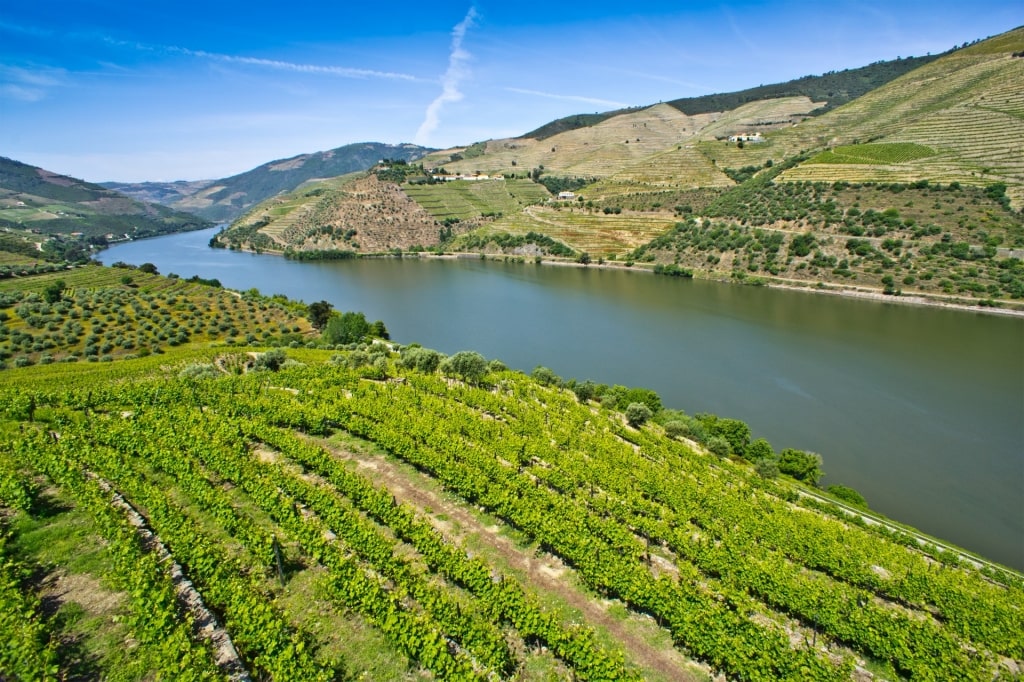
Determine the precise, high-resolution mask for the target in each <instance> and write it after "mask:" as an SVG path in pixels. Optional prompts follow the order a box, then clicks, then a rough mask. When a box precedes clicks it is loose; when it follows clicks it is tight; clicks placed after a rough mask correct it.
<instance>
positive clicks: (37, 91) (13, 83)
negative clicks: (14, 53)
mask: <svg viewBox="0 0 1024 682" xmlns="http://www.w3.org/2000/svg"><path fill="white" fill-rule="evenodd" d="M66 76H67V72H66V71H64V70H63V69H53V68H38V69H26V68H22V67H19V66H7V65H3V64H0V97H4V98H6V99H14V100H18V101H20V102H38V101H39V100H41V99H45V98H46V95H47V92H48V90H49V89H50V88H53V87H57V86H59V85H61V84H63V83H64V81H65V78H66Z"/></svg>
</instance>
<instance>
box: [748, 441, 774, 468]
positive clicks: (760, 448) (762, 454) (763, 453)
mask: <svg viewBox="0 0 1024 682" xmlns="http://www.w3.org/2000/svg"><path fill="white" fill-rule="evenodd" d="M744 456H745V457H746V458H747V459H749V460H750V461H752V462H758V461H760V460H774V459H775V451H774V450H773V449H772V446H771V443H769V442H768V441H767V440H765V439H764V438H758V439H757V440H755V441H754V442H753V443H751V444H750V445H748V446H747V451H746V454H745V455H744Z"/></svg>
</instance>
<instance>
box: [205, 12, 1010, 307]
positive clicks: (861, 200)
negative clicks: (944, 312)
mask: <svg viewBox="0 0 1024 682" xmlns="http://www.w3.org/2000/svg"><path fill="white" fill-rule="evenodd" d="M1022 52H1024V28H1022V29H1015V30H1013V31H1010V32H1008V33H1006V34H1004V35H1001V36H997V37H995V38H991V39H989V40H985V41H980V42H978V43H976V44H974V45H972V46H970V47H964V48H961V49H957V50H953V51H951V52H949V53H946V54H944V55H941V56H938V57H935V58H926V59H920V60H916V61H911V60H900V61H899V62H898V63H889V64H887V65H884V68H883V65H872V67H875V68H868V69H867V70H852V71H850V72H844V73H843V74H827V75H826V77H823V78H824V80H813V79H812V80H806V81H804V80H802V81H801V83H802V85H800V86H799V87H800V88H807V92H810V93H811V94H817V95H821V93H822V92H825V91H826V90H827V92H825V94H826V95H827V96H825V97H824V98H823V99H821V100H814V99H812V98H810V97H808V96H807V95H805V94H794V93H796V92H797V90H799V88H798V87H797V86H796V85H792V84H786V87H782V86H778V87H775V86H772V88H768V89H766V90H763V91H762V90H758V91H757V92H758V93H760V94H770V95H772V96H771V97H770V98H767V99H756V100H753V101H747V100H749V98H750V97H753V96H754V94H752V93H753V91H751V92H748V93H746V94H742V93H741V94H742V96H740V94H737V95H736V96H729V97H726V96H716V97H714V98H709V99H706V100H702V103H693V102H690V103H689V104H687V105H686V106H682V105H679V106H673V105H672V104H669V103H665V104H658V105H655V106H653V107H648V108H644V109H630V110H625V111H622V112H615V115H613V116H609V117H605V118H602V120H600V121H588V125H586V126H584V127H578V128H572V129H564V130H562V131H561V132H557V133H554V132H553V131H549V132H550V133H551V134H550V135H547V136H544V137H543V139H536V138H528V137H521V138H507V139H500V140H488V141H486V142H479V143H475V144H473V145H470V146H468V147H458V148H453V149H448V150H443V151H438V152H433V153H430V154H427V155H426V156H425V157H423V159H422V162H421V164H420V165H416V166H411V165H408V164H406V165H403V166H401V168H402V169H406V170H402V171H401V172H398V170H390V171H384V175H380V172H381V169H377V171H375V172H376V173H377V174H378V175H379V177H380V178H384V180H383V183H382V184H380V185H373V186H372V187H374V189H372V190H371V189H370V188H371V185H372V183H370V182H369V181H361V182H364V185H365V186H362V187H361V188H360V189H359V190H358V191H356V192H348V193H347V194H346V191H344V190H341V189H340V188H339V186H336V185H337V183H338V182H342V181H330V182H328V183H326V184H324V185H323V186H322V187H314V186H313V185H309V186H304V187H303V188H300V190H298V191H296V192H293V193H291V194H288V195H282V196H279V197H276V198H274V199H272V200H270V201H268V202H267V203H264V204H261V205H259V206H258V207H256V208H255V209H253V210H251V211H250V213H249V214H248V215H247V216H246V217H245V218H243V219H241V220H239V221H237V222H236V223H235V224H234V225H233V226H232V228H231V229H230V230H229V231H228V232H227V233H226V235H224V237H223V238H222V239H221V242H222V243H224V244H229V245H232V246H235V247H239V248H252V249H273V250H278V251H285V250H289V249H290V250H293V251H296V252H308V253H307V255H310V254H312V253H314V252H316V253H321V254H324V253H328V252H334V253H335V254H344V255H347V256H352V255H357V254H360V253H381V252H384V251H394V250H395V249H402V250H421V249H423V248H427V249H433V250H441V249H447V250H466V251H484V252H487V253H490V254H501V253H504V254H506V255H509V256H515V257H521V256H541V257H550V256H561V257H571V258H580V259H583V260H584V261H585V260H586V259H587V258H589V257H593V258H595V259H603V260H617V261H620V262H626V263H629V264H630V265H636V266H638V267H646V268H651V269H653V268H655V267H657V266H667V265H674V266H676V268H677V271H678V268H682V271H683V272H686V273H687V274H693V275H695V276H703V277H713V278H719V279H729V280H732V281H741V282H747V283H755V284H766V283H771V284H782V285H787V286H803V287H814V288H832V289H839V290H845V291H852V292H856V293H858V294H866V295H871V296H875V295H877V296H882V295H890V296H899V295H905V296H913V297H915V299H916V300H922V301H933V302H942V301H946V302H957V303H965V302H966V303H972V302H973V303H975V304H980V305H985V306H992V305H998V306H1003V307H1011V308H1012V307H1017V308H1019V307H1024V302H1022V299H1024V273H1022V271H1021V265H1020V259H1019V256H1020V253H1021V250H1022V248H1024V219H1022V216H1021V213H1020V208H1021V206H1022V204H1024V165H1022V164H1024V161H1022V159H1024V147H1021V145H1022V140H1024V128H1022V127H1021V126H1022V121H1024V95H1022V94H1021V91H1020V88H1018V87H1016V85H1017V83H1019V82H1022V81H1024V59H1022V58H1020V57H1019V56H1014V55H1015V54H1020V53H1022ZM911 66H914V67H916V68H910V67H911ZM872 74H873V75H872ZM900 74H902V75H900ZM833 76H835V77H836V78H839V79H840V80H838V81H837V80H835V79H832V77H833ZM890 77H891V78H890ZM830 79H831V80H830ZM873 79H874V80H873ZM880 81H886V82H885V84H884V85H882V86H880V87H878V88H876V89H873V90H871V91H870V92H868V93H867V94H864V95H862V96H860V97H858V98H856V99H852V100H851V101H848V102H847V103H846V104H842V105H841V106H834V105H836V104H837V103H839V102H840V101H841V100H843V99H844V98H847V96H848V95H849V94H850V93H851V92H854V91H857V92H859V90H856V88H855V87H854V86H852V85H851V86H850V87H849V88H847V89H846V90H843V91H842V92H840V89H839V86H838V84H839V83H840V82H842V83H847V84H850V83H855V82H857V83H861V85H860V86H857V87H867V84H870V83H874V82H880ZM812 86H813V87H812ZM822 88H824V89H825V90H822ZM800 92H803V91H802V90H801V91H800ZM787 93H789V94H787ZM828 93H831V94H830V95H829V94H828ZM837 93H838V94H837ZM843 93H846V94H843ZM716 102H717V103H720V104H721V105H722V106H733V108H731V109H724V110H721V111H709V110H708V109H709V108H711V103H716ZM677 104H678V103H677ZM680 107H682V109H687V107H689V111H690V113H686V112H685V111H683V110H681V108H680ZM824 109H829V110H828V111H825V112H824V113H822V111H823V110H824ZM737 135H740V136H753V137H752V139H746V140H741V141H737V140H735V139H733V140H730V139H729V138H730V136H737ZM396 168H398V167H397V166H396ZM432 175H437V176H438V178H432V177H431V176H432ZM385 176H386V177H385ZM441 176H445V178H447V179H448V180H451V178H452V177H453V176H458V177H461V178H465V179H460V180H456V181H454V182H450V181H449V182H440V181H438V179H439V178H440V177H441ZM484 177H486V178H488V179H487V180H482V178H484ZM344 182H349V180H345V181H344ZM388 183H396V184H395V185H394V186H392V188H391V189H389V190H387V192H383V190H382V188H384V187H386V186H389V185H388ZM398 188H400V189H398ZM560 191H572V192H573V193H574V194H573V196H572V198H571V200H569V201H561V202H560V201H556V200H555V197H554V195H557V194H558V192H560ZM381 192H383V193H381ZM396 192H400V193H401V194H404V196H405V197H408V198H409V199H411V200H412V202H413V203H410V202H409V201H406V200H404V199H403V198H402V197H401V196H400V194H398V193H396ZM373 197H376V198H373ZM417 205H418V206H417ZM428 216H429V218H433V219H434V220H435V221H436V222H437V226H436V228H435V227H434V226H431V225H430V223H429V219H428ZM410 220H411V221H412V222H411V223H410V222H409V221H410ZM361 221H365V224H366V226H365V229H362V230H361V228H360V225H359V224H357V223H360V222H361ZM423 221H426V222H423ZM361 231H362V232H365V233H366V236H365V237H364V238H363V239H359V238H356V237H355V235H356V233H359V232H361ZM467 233H468V234H467ZM250 238H251V239H250ZM659 271H661V270H660V269H659Z"/></svg>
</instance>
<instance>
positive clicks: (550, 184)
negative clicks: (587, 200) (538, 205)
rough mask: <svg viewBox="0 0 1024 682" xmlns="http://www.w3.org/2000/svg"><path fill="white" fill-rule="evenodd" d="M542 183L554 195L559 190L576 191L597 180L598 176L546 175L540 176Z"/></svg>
mask: <svg viewBox="0 0 1024 682" xmlns="http://www.w3.org/2000/svg"><path fill="white" fill-rule="evenodd" d="M539 182H540V184H542V185H544V186H545V187H547V189H548V191H549V192H551V193H552V194H554V195H556V196H557V195H558V193H559V192H575V191H576V190H579V189H582V188H583V187H586V186H587V185H590V184H593V183H595V182H597V178H579V177H563V176H557V175H545V176H543V177H541V178H540V180H539Z"/></svg>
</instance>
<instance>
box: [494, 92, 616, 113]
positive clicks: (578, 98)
mask: <svg viewBox="0 0 1024 682" xmlns="http://www.w3.org/2000/svg"><path fill="white" fill-rule="evenodd" d="M505 90H507V91H508V92H515V93H518V94H520V95H534V96H536V97H547V98H548V99H561V100H566V101H568V102H583V103H584V104H596V105H598V106H602V107H619V108H622V107H625V106H629V105H627V104H625V103H623V102H615V101H613V100H610V99H598V98H597V97H584V96H583V95H559V94H556V93H553V92H541V91H540V90H527V89H525V88H505Z"/></svg>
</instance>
